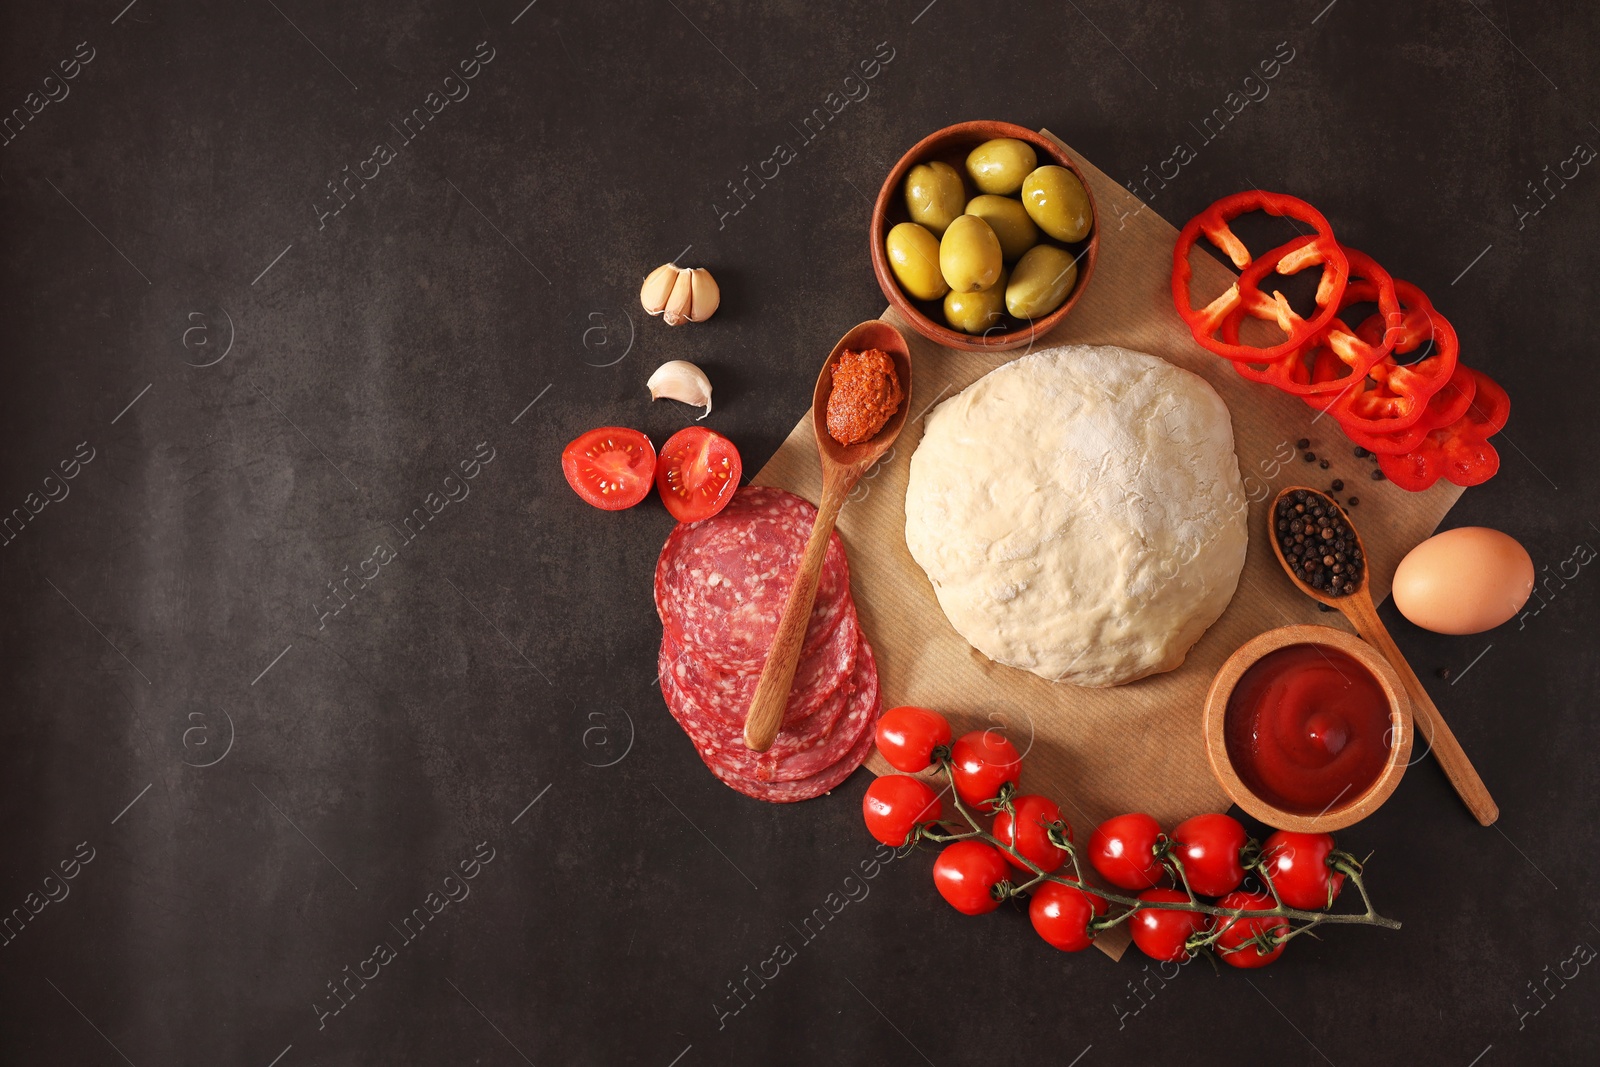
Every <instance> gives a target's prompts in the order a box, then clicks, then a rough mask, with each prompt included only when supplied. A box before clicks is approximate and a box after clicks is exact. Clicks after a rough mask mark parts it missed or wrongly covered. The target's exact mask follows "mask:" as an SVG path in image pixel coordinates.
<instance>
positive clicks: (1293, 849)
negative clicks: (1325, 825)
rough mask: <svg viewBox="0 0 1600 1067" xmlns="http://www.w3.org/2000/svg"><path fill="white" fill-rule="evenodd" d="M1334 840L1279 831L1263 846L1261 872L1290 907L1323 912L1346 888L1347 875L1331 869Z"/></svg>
mask: <svg viewBox="0 0 1600 1067" xmlns="http://www.w3.org/2000/svg"><path fill="white" fill-rule="evenodd" d="M1332 852H1333V838H1332V837H1330V836H1329V835H1328V834H1298V833H1294V832H1292V831H1289V830H1279V831H1278V832H1277V833H1275V834H1273V835H1272V836H1271V837H1269V838H1267V839H1266V841H1265V842H1263V843H1262V845H1261V873H1262V875H1263V876H1264V877H1266V878H1268V879H1270V880H1271V881H1272V885H1273V888H1275V889H1276V890H1277V891H1278V896H1279V897H1281V898H1282V899H1283V902H1284V903H1285V904H1287V905H1289V907H1291V908H1299V909H1301V910H1302V911H1320V910H1322V909H1324V908H1327V907H1330V906H1332V904H1333V901H1334V898H1336V897H1337V896H1338V895H1339V890H1340V889H1341V888H1343V887H1344V873H1343V872H1342V871H1336V870H1334V869H1333V868H1332V867H1330V866H1328V856H1329V854H1330V853H1332Z"/></svg>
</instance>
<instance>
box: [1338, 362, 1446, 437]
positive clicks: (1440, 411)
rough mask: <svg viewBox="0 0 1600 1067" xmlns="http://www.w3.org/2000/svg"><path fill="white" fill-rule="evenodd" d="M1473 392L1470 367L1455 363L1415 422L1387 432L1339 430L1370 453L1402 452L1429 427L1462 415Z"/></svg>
mask: <svg viewBox="0 0 1600 1067" xmlns="http://www.w3.org/2000/svg"><path fill="white" fill-rule="evenodd" d="M1477 391H1478V380H1477V379H1476V378H1474V377H1473V376H1472V369H1471V368H1470V367H1468V366H1467V365H1466V364H1465V363H1457V364H1456V370H1455V373H1454V374H1453V375H1451V376H1450V381H1449V382H1448V383H1447V384H1446V385H1445V387H1444V388H1443V389H1440V390H1439V391H1438V392H1437V393H1434V394H1433V396H1431V397H1429V398H1428V408H1427V410H1426V411H1425V412H1424V413H1423V416H1422V418H1420V419H1418V420H1417V422H1416V425H1414V426H1411V427H1410V428H1408V429H1404V430H1397V431H1396V432H1394V433H1387V434H1370V433H1362V432H1361V431H1360V430H1357V429H1354V428H1352V427H1348V426H1346V427H1342V429H1343V430H1344V435H1345V436H1346V437H1348V438H1350V443H1351V444H1356V445H1360V446H1361V447H1362V448H1364V449H1366V450H1367V451H1368V452H1371V453H1373V454H1374V455H1379V456H1382V455H1393V456H1398V455H1402V454H1404V453H1406V452H1410V451H1411V450H1412V449H1414V448H1416V447H1417V446H1418V445H1420V444H1421V443H1422V439H1423V438H1424V437H1426V436H1428V432H1429V431H1430V430H1437V429H1439V428H1440V427H1441V426H1448V425H1450V424H1451V423H1452V422H1455V421H1456V420H1457V419H1459V418H1461V416H1463V415H1465V414H1466V413H1467V406H1468V405H1469V404H1471V403H1472V398H1473V396H1474V395H1475V394H1476V393H1477Z"/></svg>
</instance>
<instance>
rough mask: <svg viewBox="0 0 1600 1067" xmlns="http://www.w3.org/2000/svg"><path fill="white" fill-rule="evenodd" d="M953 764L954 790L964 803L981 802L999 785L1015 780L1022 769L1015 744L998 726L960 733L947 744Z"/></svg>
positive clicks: (1020, 758) (998, 791) (996, 794)
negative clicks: (952, 742)
mask: <svg viewBox="0 0 1600 1067" xmlns="http://www.w3.org/2000/svg"><path fill="white" fill-rule="evenodd" d="M950 761H951V762H952V763H954V764H955V770H954V771H953V772H952V774H951V778H952V779H953V780H954V782H955V786H956V794H957V795H958V796H960V797H961V799H962V800H963V801H965V802H966V803H968V804H982V803H983V802H984V801H987V800H993V799H994V798H995V797H996V796H998V795H999V794H1000V787H1001V786H1002V785H1005V784H1006V783H1007V782H1015V781H1016V780H1017V776H1018V775H1020V774H1021V773H1022V756H1021V755H1020V754H1018V752H1017V746H1016V745H1013V744H1012V743H1011V742H1010V741H1009V740H1007V738H1006V736H1005V734H1002V733H1000V732H999V731H998V730H974V731H972V732H971V733H970V734H962V735H961V736H960V737H959V738H957V740H956V743H955V744H954V745H952V746H951V748H950Z"/></svg>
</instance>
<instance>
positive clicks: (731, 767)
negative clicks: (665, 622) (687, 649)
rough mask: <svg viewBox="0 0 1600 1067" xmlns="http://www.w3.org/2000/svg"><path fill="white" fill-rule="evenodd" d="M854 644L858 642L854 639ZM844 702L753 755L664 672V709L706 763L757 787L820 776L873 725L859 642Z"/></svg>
mask: <svg viewBox="0 0 1600 1067" xmlns="http://www.w3.org/2000/svg"><path fill="white" fill-rule="evenodd" d="M858 639H859V637H858ZM841 688H843V689H845V690H846V693H845V699H843V700H842V701H841V702H840V705H839V708H838V710H837V711H836V712H821V711H819V712H818V713H817V714H816V715H813V716H811V717H810V718H808V719H806V720H804V721H802V722H800V723H799V724H797V725H795V726H792V727H785V728H783V729H780V730H779V731H778V736H777V739H776V740H775V741H774V742H773V744H772V747H771V748H769V749H768V750H767V751H765V752H752V751H751V750H750V749H749V748H748V747H746V745H745V743H744V731H743V728H742V727H740V726H736V725H732V724H729V723H727V722H724V721H723V720H721V719H719V718H717V717H716V716H714V715H712V714H710V713H709V712H707V711H705V710H704V709H703V708H701V707H699V706H698V705H697V704H696V703H695V701H694V700H693V699H692V698H690V697H688V696H687V695H686V694H685V693H684V692H683V691H682V690H680V689H678V687H677V685H676V682H675V680H674V679H673V676H672V673H671V672H670V671H667V672H663V679H662V690H663V693H664V694H665V695H666V697H667V707H668V709H669V710H671V711H672V714H673V716H674V718H676V719H677V720H678V724H679V725H680V726H682V727H683V730H684V732H685V733H687V734H688V735H689V739H690V740H692V741H693V742H694V745H695V748H696V749H698V750H699V752H700V755H701V757H702V758H703V759H705V760H706V761H707V762H708V763H711V764H714V765H715V766H718V767H721V768H722V769H723V770H726V771H728V772H729V773H730V774H734V775H737V776H739V777H742V778H749V779H751V780H753V781H757V782H785V781H798V780H799V779H802V778H809V777H811V776H812V775H815V774H819V773H821V772H823V771H825V770H827V769H828V768H829V767H831V766H832V765H833V764H835V763H837V762H838V761H839V760H840V759H842V758H843V757H844V756H845V754H846V753H847V752H849V750H850V749H851V747H852V746H853V745H854V744H855V742H856V740H857V738H858V737H859V735H860V732H861V727H862V724H863V723H871V722H874V721H876V720H877V717H878V711H879V708H880V703H879V699H878V669H877V663H876V662H875V661H874V659H873V656H872V648H871V646H869V645H868V644H867V643H866V641H865V640H860V647H859V649H858V651H857V654H856V667H855V671H854V672H853V673H852V675H851V678H850V681H849V682H847V683H845V685H844V686H843V687H841Z"/></svg>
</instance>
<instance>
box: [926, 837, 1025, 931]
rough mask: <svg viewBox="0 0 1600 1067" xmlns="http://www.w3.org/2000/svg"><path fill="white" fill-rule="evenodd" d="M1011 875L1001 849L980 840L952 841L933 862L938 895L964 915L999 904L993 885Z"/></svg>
mask: <svg viewBox="0 0 1600 1067" xmlns="http://www.w3.org/2000/svg"><path fill="white" fill-rule="evenodd" d="M1010 876H1011V868H1010V866H1008V865H1007V864H1006V861H1005V858H1004V857H1002V856H1001V855H1000V850H999V849H997V848H995V847H994V846H993V845H988V844H985V843H984V842H982V841H955V842H952V843H951V844H949V845H946V846H945V848H944V851H943V852H941V853H939V858H938V859H936V860H934V861H933V884H934V885H935V886H937V887H938V889H939V895H940V896H942V897H944V899H945V900H946V901H948V902H949V904H950V906H951V907H952V908H954V909H956V910H957V911H959V912H961V913H962V914H963V915H983V914H985V913H986V912H991V911H993V910H994V909H996V908H998V907H999V906H1000V900H999V898H998V897H996V896H995V895H994V887H995V886H996V885H998V884H1000V883H1001V882H1003V881H1005V880H1006V879H1007V878H1009V877H1010Z"/></svg>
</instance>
